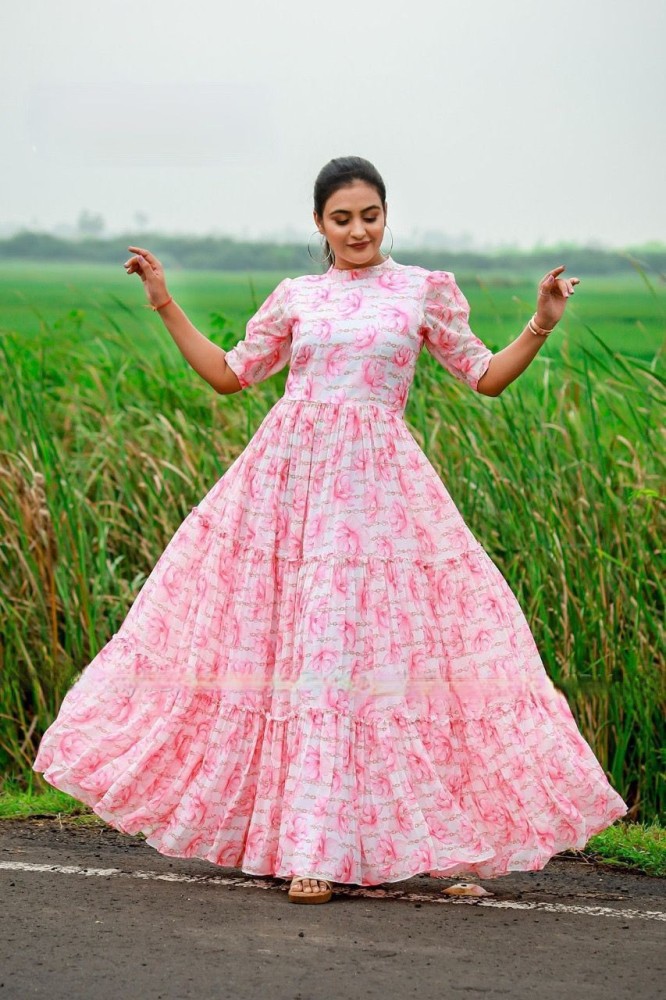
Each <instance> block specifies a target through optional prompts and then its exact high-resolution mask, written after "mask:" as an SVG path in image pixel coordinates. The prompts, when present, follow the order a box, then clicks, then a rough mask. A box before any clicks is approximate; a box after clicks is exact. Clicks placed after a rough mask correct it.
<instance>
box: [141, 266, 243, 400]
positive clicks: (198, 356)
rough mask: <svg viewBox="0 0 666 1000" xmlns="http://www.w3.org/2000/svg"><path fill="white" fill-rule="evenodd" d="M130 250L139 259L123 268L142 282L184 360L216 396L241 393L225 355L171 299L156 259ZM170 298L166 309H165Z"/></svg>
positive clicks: (161, 269) (239, 385)
mask: <svg viewBox="0 0 666 1000" xmlns="http://www.w3.org/2000/svg"><path fill="white" fill-rule="evenodd" d="M128 249H129V250H135V251H136V255H135V256H134V257H130V259H129V260H127V261H125V264H124V265H123V266H124V267H125V269H126V271H127V273H128V274H134V273H136V274H138V275H139V277H140V278H141V280H142V281H143V285H144V289H145V292H146V295H147V296H148V301H149V302H150V304H151V305H152V306H154V307H159V308H158V309H157V312H158V313H159V315H160V316H161V318H162V322H163V323H164V325H165V326H166V328H167V330H168V331H169V333H170V334H171V336H172V337H173V339H174V341H175V342H176V346H177V347H178V349H179V351H180V352H181V354H182V355H183V357H184V358H185V360H186V361H187V362H188V363H189V364H190V365H191V366H192V368H194V370H195V372H197V373H198V374H199V375H201V377H202V379H204V381H206V382H208V384H209V385H210V386H212V387H213V389H214V390H215V392H218V393H221V394H223V395H228V394H229V393H232V392H240V390H241V388H242V386H241V384H240V382H239V381H238V378H237V376H236V374H235V372H233V371H232V370H231V368H229V366H228V365H227V363H226V361H225V360H224V357H225V351H223V350H222V348H221V347H218V346H217V344H214V343H213V342H212V340H209V339H208V337H206V336H204V334H203V333H201V331H200V330H197V328H196V327H195V326H194V325H193V324H192V323H191V322H190V320H189V319H188V318H187V316H186V315H185V313H184V312H183V310H182V309H181V307H180V306H179V305H178V303H177V302H174V301H173V299H172V298H171V297H170V295H169V292H168V290H167V287H166V281H165V278H164V270H163V268H162V265H161V264H160V262H159V260H158V259H157V257H155V255H154V254H152V253H151V252H150V251H149V250H146V249H144V248H143V247H128ZM170 298H171V301H169V302H168V304H167V305H162V303H164V302H167V300H168V299H170Z"/></svg>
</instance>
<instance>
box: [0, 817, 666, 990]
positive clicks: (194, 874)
mask: <svg viewBox="0 0 666 1000" xmlns="http://www.w3.org/2000/svg"><path fill="white" fill-rule="evenodd" d="M40 866H41V867H40ZM454 881H456V880H453V879H451V880H448V881H443V880H435V879H431V878H428V877H427V876H419V877H418V878H414V879H410V880H409V881H406V882H399V883H392V884H391V883H385V884H384V886H382V887H377V888H375V887H373V888H364V889H361V888H359V887H349V886H348V887H341V888H338V889H337V891H336V893H335V895H334V899H333V901H332V902H330V903H326V904H323V905H320V906H298V905H294V904H293V903H290V902H288V900H287V897H286V890H287V882H286V881H285V880H283V879H271V878H265V879H257V878H253V877H252V876H249V875H244V874H243V873H242V872H240V871H238V870H234V869H228V868H219V867H216V866H215V865H212V864H210V863H208V862H206V861H197V860H191V859H178V858H167V857H165V856H163V855H161V854H159V853H158V852H157V851H155V850H154V849H153V848H151V847H148V846H147V845H146V844H145V843H144V842H143V840H142V839H141V838H140V837H128V836H125V835H123V834H121V833H119V832H118V831H116V830H114V829H112V828H111V827H109V826H106V825H105V824H103V823H102V821H101V820H100V821H99V823H98V825H95V826H93V827H89V828H85V829H84V828H81V827H78V826H72V825H70V824H69V823H65V822H64V821H62V822H61V821H59V820H58V819H48V820H46V819H44V820H42V819H36V820H30V821H16V820H14V821H2V822H0V885H1V887H2V900H3V903H2V907H1V908H0V912H1V914H2V927H1V928H0V1000H28V998H32V997H36V998H42V997H43V998H44V1000H61V998H62V1000H65V998H67V1000H70V998H71V1000H78V998H82V1000H111V998H113V1000H117V998H118V997H122V998H123V1000H125V998H127V1000H135V998H136V1000H160V998H163V1000H180V998H183V1000H185V998H194V997H196V998H204V1000H208V998H224V1000H226V998H234V1000H239V998H241V1000H242V998H252V1000H254V998H257V1000H259V998H261V1000H324V998H326V1000H334V998H337V997H341V998H343V997H344V998H351V1000H355V998H359V1000H360V998H363V1000H370V998H381V1000H392V998H411V997H418V998H421V1000H430V998H433V1000H434V998H437V1000H440V998H447V997H453V998H456V997H461V998H462V997H474V996H483V997H484V998H494V997H511V998H518V1000H519V998H523V997H525V998H527V997H529V998H530V1000H533V998H535V997H538V998H539V1000H550V998H557V1000H563V998H566V1000H569V998H577V1000H578V998H581V1000H588V998H589V1000H595V998H599V1000H609V997H612V998H613V1000H616V998H622V997H631V998H633V1000H642V998H649V1000H658V998H660V997H666V991H665V989H664V980H665V978H666V977H665V975H664V973H665V971H666V961H665V954H666V948H665V947H664V946H665V945H666V880H662V879H653V878H649V877H648V876H645V875H641V874H638V873H630V872H621V871H617V870H612V869H609V868H608V867H606V866H603V867H601V866H595V865H593V864H590V863H588V862H587V861H585V860H581V859H579V858H565V857H559V858H556V859H554V860H553V861H551V862H550V864H549V865H548V866H547V867H546V868H545V869H544V870H543V871H541V872H523V873H513V874H511V875H507V876H504V877H503V878H500V879H495V880H492V881H491V880H484V881H483V882H482V884H483V885H484V886H485V888H486V889H488V890H490V891H491V892H493V894H494V895H493V896H492V897H486V898H483V899H480V900H459V899H458V900H451V899H450V898H449V897H445V896H443V895H442V891H441V890H442V888H444V887H446V886H448V885H451V884H453V882H454Z"/></svg>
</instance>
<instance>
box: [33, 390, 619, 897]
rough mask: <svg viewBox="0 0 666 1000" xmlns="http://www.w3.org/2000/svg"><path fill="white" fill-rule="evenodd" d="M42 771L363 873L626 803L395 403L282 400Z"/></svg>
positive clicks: (172, 832)
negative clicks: (390, 405) (392, 408)
mask: <svg viewBox="0 0 666 1000" xmlns="http://www.w3.org/2000/svg"><path fill="white" fill-rule="evenodd" d="M33 769H34V770H36V771H40V772H43V774H44V778H45V779H46V780H47V781H48V782H49V783H50V784H52V785H54V786H55V787H57V788H60V789H61V790H62V791H64V792H67V793H69V794H70V795H72V796H74V797H75V798H77V799H78V800H80V801H82V802H84V803H86V804H87V805H88V806H90V807H91V808H92V809H93V810H94V811H95V812H96V813H97V814H98V815H99V816H100V817H102V818H103V819H104V820H105V821H106V822H108V823H109V824H111V825H112V826H114V827H115V828H117V829H119V830H121V831H123V832H126V833H128V834H137V833H142V834H144V835H145V837H146V840H147V843H148V844H149V845H151V846H152V847H154V848H155V849H156V850H158V851H159V852H161V853H162V854H165V855H169V856H175V857H183V858H185V857H197V858H203V859H206V860H208V861H211V862H213V863H214V864H217V865H221V866H229V867H236V868H240V869H242V871H244V872H247V873H249V874H257V875H275V876H279V877H286V878H288V877H290V876H291V875H294V874H301V875H311V876H318V877H320V878H326V879H330V880H332V881H336V882H344V883H353V884H358V885H377V884H380V883H382V882H392V881H399V880H402V879H407V878H409V877H411V876H414V875H416V874H418V873H421V872H425V873H430V874H432V875H435V876H442V877H449V876H453V875H459V874H471V875H477V876H479V877H484V878H493V877H496V876H498V875H502V874H505V873H506V872H509V871H512V870H534V869H539V868H542V867H543V866H544V865H545V864H546V863H547V862H548V860H549V859H550V858H551V857H552V856H553V855H554V854H556V853H558V852H560V851H563V850H565V849H572V848H573V849H576V848H582V847H583V846H584V845H585V844H586V842H587V840H588V839H589V837H590V836H591V835H592V834H594V833H596V832H598V831H599V830H601V829H603V828H605V827H606V826H608V825H610V824H611V823H612V822H613V821H614V820H615V819H616V818H618V817H620V816H623V815H624V814H625V813H626V811H627V807H626V805H625V803H624V801H623V800H622V798H621V797H620V796H619V795H618V794H617V792H615V790H614V789H613V788H612V787H611V785H610V784H609V781H608V779H607V777H606V775H605V773H604V771H603V769H602V768H601V766H600V764H599V762H598V761H597V759H596V757H595V755H594V753H593V751H592V749H591V748H590V746H589V745H588V743H587V742H586V741H585V739H584V738H583V736H582V735H581V733H580V732H579V730H578V727H577V725H576V722H575V720H574V718H573V715H572V713H571V711H570V709H569V706H568V704H567V702H566V699H565V697H564V696H563V694H561V693H560V692H559V691H558V690H557V689H556V688H555V687H554V686H553V684H552V682H551V681H550V680H549V678H548V675H547V673H546V671H545V668H544V665H543V662H542V660H541V658H540V655H539V652H538V649H537V647H536V644H535V641H534V638H533V636H532V633H531V631H530V628H529V626H528V623H527V621H526V619H525V616H524V614H523V612H522V610H521V608H520V606H519V604H518V601H517V599H516V597H515V596H514V594H513V593H512V591H511V589H510V587H509V585H508V584H507V582H506V580H505V578H504V577H503V575H502V574H501V572H500V570H499V568H498V567H497V566H496V565H495V563H494V562H493V561H492V560H491V558H490V557H489V556H488V554H487V553H486V552H485V551H484V549H483V548H482V546H481V545H480V544H479V542H478V541H477V539H476V538H475V537H474V535H473V534H472V532H471V530H470V529H469V528H468V527H467V525H466V523H465V522H464V520H463V517H462V515H461V514H460V512H459V510H458V509H457V507H456V506H455V504H454V502H453V500H452V499H451V497H450V495H449V493H448V492H447V490H446V488H445V486H444V484H443V483H442V481H441V479H440V478H439V476H438V475H437V473H436V471H435V469H434V468H433V466H432V465H431V464H430V462H429V460H428V459H427V457H426V455H425V454H424V452H423V451H422V449H421V448H420V447H419V445H418V443H417V442H416V440H415V439H414V437H413V436H412V434H411V433H410V431H409V429H408V427H407V425H406V423H405V422H404V420H403V418H402V417H401V416H400V415H398V414H395V413H394V412H392V411H390V410H388V409H387V408H385V407H383V406H380V405H375V404H363V403H331V402H310V401H304V400H294V399H289V398H287V397H283V398H282V399H281V400H280V401H278V403H276V404H275V406H274V407H272V409H271V410H270V411H269V412H268V414H267V415H266V417H265V418H264V420H263V421H262V423H261V424H260V426H259V428H258V430H257V431H256V433H255V434H254V436H253V437H252V439H251V440H250V442H249V443H248V445H247V446H246V448H245V449H244V451H243V452H242V453H241V454H240V455H239V456H238V458H237V459H236V460H235V461H234V462H233V463H232V465H231V466H230V467H229V468H228V469H227V471H226V472H225V474H224V475H223V476H222V477H221V478H220V479H219V480H218V481H217V482H216V483H215V485H214V486H213V487H212V489H211V490H210V491H209V492H208V494H207V495H206V496H205V497H204V498H203V499H202V500H201V502H200V503H199V504H198V505H197V506H195V507H193V508H192V510H191V511H190V513H189V514H188V516H187V517H186V518H185V520H184V521H183V522H182V523H181V525H180V526H179V527H178V529H177V530H176V532H175V534H174V535H173V537H172V538H171V540H170V541H169V543H168V545H167V546H166V548H165V549H164V551H163V552H162V554H161V556H160V557H159V559H158V561H157V563H156V564H155V566H154V568H153V570H152V572H151V573H150V575H149V576H148V578H147V580H146V581H145V583H144V585H143V587H142V588H141V590H140V592H139V593H138V595H137V597H136V599H135V601H134V603H133V604H132V606H131V607H130V609H129V611H128V614H127V616H126V618H125V620H124V621H123V623H122V625H121V627H120V628H119V630H118V631H117V632H116V633H115V634H114V635H113V636H112V637H111V639H110V640H109V642H108V643H107V644H106V645H105V646H104V647H103V648H102V649H101V650H100V652H99V653H98V654H97V655H96V657H95V658H94V659H93V660H92V662H91V663H90V664H89V665H88V666H87V667H86V668H85V669H84V670H83V671H82V673H81V674H80V675H79V677H78V679H77V680H76V681H75V683H74V684H73V685H72V686H71V687H70V689H69V691H68V692H67V694H66V695H65V698H64V700H63V702H62V705H61V707H60V711H59V713H58V716H57V717H56V719H55V720H54V721H53V722H52V724H51V725H50V727H49V728H48V729H47V730H46V732H45V733H44V736H43V738H42V741H41V743H40V746H39V750H38V754H37V756H36V759H35V761H34V763H33Z"/></svg>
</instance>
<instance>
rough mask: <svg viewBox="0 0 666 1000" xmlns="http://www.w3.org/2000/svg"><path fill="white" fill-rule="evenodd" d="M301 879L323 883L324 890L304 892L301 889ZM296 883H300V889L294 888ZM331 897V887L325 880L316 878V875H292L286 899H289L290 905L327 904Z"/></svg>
mask: <svg viewBox="0 0 666 1000" xmlns="http://www.w3.org/2000/svg"><path fill="white" fill-rule="evenodd" d="M303 879H310V880H311V881H314V882H323V883H324V885H325V886H326V888H325V889H314V890H311V891H310V892H305V890H304V889H303ZM298 882H300V883H301V888H300V889H296V888H294V886H295V884H297V883H298ZM332 895H333V887H332V885H331V883H330V882H328V881H327V880H326V879H325V878H318V877H317V876H316V875H294V877H293V878H292V880H291V885H290V886H289V892H288V893H287V899H289V900H290V902H292V903H328V901H329V899H330V898H331V896H332Z"/></svg>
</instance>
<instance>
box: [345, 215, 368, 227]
mask: <svg viewBox="0 0 666 1000" xmlns="http://www.w3.org/2000/svg"><path fill="white" fill-rule="evenodd" d="M364 221H365V222H376V221H377V216H375V217H374V219H365V220H364ZM336 222H337V223H338V225H339V226H346V225H348V223H347V222H339V221H338V220H337V219H336Z"/></svg>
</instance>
